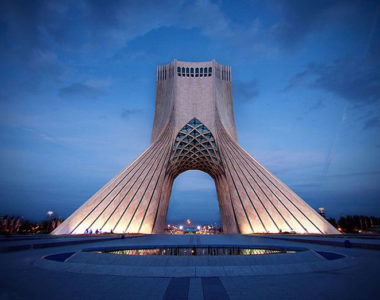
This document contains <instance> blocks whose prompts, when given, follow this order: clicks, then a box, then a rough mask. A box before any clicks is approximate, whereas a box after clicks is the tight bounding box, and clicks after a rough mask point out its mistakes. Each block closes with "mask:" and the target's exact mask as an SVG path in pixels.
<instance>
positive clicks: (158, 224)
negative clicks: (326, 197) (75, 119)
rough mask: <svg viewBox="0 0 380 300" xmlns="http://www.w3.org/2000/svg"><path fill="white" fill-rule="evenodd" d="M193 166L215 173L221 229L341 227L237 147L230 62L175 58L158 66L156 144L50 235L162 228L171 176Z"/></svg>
mask: <svg viewBox="0 0 380 300" xmlns="http://www.w3.org/2000/svg"><path fill="white" fill-rule="evenodd" d="M192 169H196V170H201V171H204V172H206V173H208V174H209V175H210V176H211V177H212V178H213V179H214V181H215V186H216V191H217V195H218V201H219V208H220V214H221V218H222V225H223V231H224V233H244V234H247V233H278V232H296V233H317V234H336V233H338V231H337V230H336V229H335V228H334V227H333V226H331V225H330V224H329V223H328V222H327V221H326V220H325V219H324V218H323V217H321V216H320V215H319V214H318V213H317V212H316V211H315V210H314V209H312V208H311V207H310V206H309V205H307V204H306V203H305V202H304V201H303V200H302V199H301V198H300V197H298V196H297V195H296V194H295V193H294V192H293V191H292V190H291V189H290V188H288V187H287V186H286V185H285V184H284V183H282V182H281V181H280V180H279V179H278V178H277V177H276V176H274V175H273V174H272V173H270V172H269V171H268V170H267V169H265V168H264V167H263V166H262V165H261V164H260V163H259V162H257V161H256V160H255V159H254V158H253V157H252V156H251V155H249V154H248V153H247V152H246V151H245V150H244V149H243V148H241V147H240V146H239V144H238V141H237V134H236V128H235V121H234V115H233V105H232V90H231V69H230V68H229V67H227V66H223V65H220V64H218V63H217V62H216V61H215V60H213V61H211V62H204V63H191V62H179V61H177V60H174V61H173V62H171V63H170V64H168V65H164V66H159V67H158V68H157V94H156V112H155V120H154V125H153V132H152V140H151V145H150V146H149V147H148V148H147V149H146V150H145V151H144V152H143V153H142V154H141V155H140V156H139V157H137V158H136V159H135V160H134V161H133V162H132V163H131V164H129V165H128V166H127V167H126V168H125V169H123V170H122V171H121V172H120V173H119V174H118V175H116V176H115V177H114V178H113V179H112V180H111V181H109V182H108V183H107V184H106V185H105V186H104V187H103V188H101V189H100V190H99V191H98V192H97V193H96V194H95V195H93V196H92V197H91V198H90V199H89V200H88V201H87V202H85V203H84V204H83V205H82V206H81V207H80V208H79V209H77V210H76V211H75V212H74V213H73V214H72V215H71V216H70V217H69V218H68V219H66V220H65V221H64V222H63V223H62V224H61V225H60V226H59V227H58V228H57V229H55V230H54V231H53V234H83V233H85V232H87V231H89V230H92V231H93V232H95V231H96V230H97V229H98V230H101V231H102V232H114V233H138V232H139V233H159V232H163V230H164V227H165V224H166V214H167V210H168V205H169V199H170V193H171V190H172V186H173V181H174V179H175V178H176V177H177V176H178V175H179V174H180V173H182V172H185V171H187V170H192Z"/></svg>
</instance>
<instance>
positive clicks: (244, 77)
mask: <svg viewBox="0 0 380 300" xmlns="http://www.w3.org/2000/svg"><path fill="white" fill-rule="evenodd" d="M379 19H380V2H379V1H370V0H366V1H360V0H358V1H348V0H342V1H324V0H319V1H304V0H299V1H296V0H294V1H285V0H281V1H262V0H260V1H207V0H201V1H162V0H161V1H112V0H110V1H95V0H94V1H78V0H75V1H36V0H35V1H29V0H26V1H18V0H10V1H4V0H2V1H1V2H0V65H1V68H0V82H1V85H0V86H1V88H0V201H1V202H0V203H1V205H0V215H3V214H12V215H22V216H24V217H26V218H31V219H34V220H39V219H42V218H44V217H45V215H46V211H47V210H53V211H54V212H56V214H57V215H59V216H62V217H67V216H69V215H70V214H71V213H72V212H73V211H74V210H75V209H76V208H78V207H79V206H80V205H81V204H82V203H83V202H84V201H85V200H87V199H88V198H89V197H90V196H91V195H92V194H94V193H95V192H96V191H97V190H98V189H99V188H100V187H102V186H103V185H104V184H105V183H106V182H107V181H108V180H109V179H111V178H112V177H113V176H114V175H115V174H117V173H118V172H119V171H120V170H121V169H122V168H123V167H124V166H125V165H127V164H128V163H129V162H131V161H132V160H133V159H134V158H135V157H136V156H137V155H138V154H139V153H141V152H142V151H143V150H144V149H145V148H146V147H147V146H148V145H149V142H150V134H151V128H152V124H153V117H154V104H155V88H156V83H155V72H156V66H157V65H160V64H166V63H168V62H170V61H172V60H173V59H174V58H176V59H178V60H184V61H209V60H211V59H213V58H215V59H216V60H217V61H218V62H219V63H221V64H225V65H230V66H231V67H232V74H233V75H232V76H233V81H232V86H233V96H234V112H235V120H236V126H237V132H238V137H239V142H240V144H241V145H242V146H243V147H244V148H245V149H246V150H247V151H248V152H249V153H251V154H252V155H253V156H254V157H255V158H257V159H258V160H259V161H260V162H261V163H263V164H264V165H265V166H266V167H267V168H268V169H269V170H270V171H272V172H273V173H274V174H275V175H277V176H278V177H279V178H280V179H281V180H283V181H284V182H285V183H286V184H287V185H289V186H290V187H291V188H293V189H294V190H295V191H296V192H297V193H298V194H299V195H300V196H301V197H302V198H304V199H305V200H306V201H307V202H308V203H309V204H310V205H311V206H312V207H314V208H316V209H317V208H319V207H325V208H326V211H327V215H328V216H334V217H339V216H340V215H342V214H366V215H375V216H378V217H379V216H380V205H379V200H380V155H379V152H380V20H379ZM185 218H191V219H193V220H195V221H196V222H207V223H209V222H219V220H220V216H219V212H218V204H217V199H216V192H215V187H214V184H213V181H212V179H211V177H209V176H208V175H207V174H205V173H202V172H199V171H188V172H186V173H183V174H181V175H180V176H179V177H178V178H177V179H176V181H175V184H174V189H173V193H172V198H171V203H170V206H169V212H168V222H181V221H182V220H183V219H185Z"/></svg>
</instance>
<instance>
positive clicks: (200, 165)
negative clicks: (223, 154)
mask: <svg viewBox="0 0 380 300" xmlns="http://www.w3.org/2000/svg"><path fill="white" fill-rule="evenodd" d="M192 169H193V170H201V171H204V172H206V173H209V174H210V175H211V176H216V175H217V174H218V173H219V174H220V172H221V160H220V155H219V151H218V149H217V146H216V143H215V139H214V136H213V135H212V133H211V132H210V130H209V129H208V128H207V127H206V126H205V125H203V124H202V123H201V122H200V121H199V120H198V119H196V118H194V119H192V120H191V121H190V122H188V123H187V124H186V125H185V126H184V127H183V128H182V129H181V130H180V131H179V133H178V134H177V137H176V139H175V141H174V144H173V149H172V154H171V158H170V163H169V170H170V171H171V172H172V174H173V175H175V176H176V175H178V174H179V173H182V172H184V171H187V170H192Z"/></svg>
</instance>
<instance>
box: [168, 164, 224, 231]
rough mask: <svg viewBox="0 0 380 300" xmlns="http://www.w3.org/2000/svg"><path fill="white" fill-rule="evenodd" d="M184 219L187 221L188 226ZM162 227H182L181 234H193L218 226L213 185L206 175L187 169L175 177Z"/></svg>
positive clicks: (217, 204)
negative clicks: (165, 225) (164, 225)
mask: <svg viewBox="0 0 380 300" xmlns="http://www.w3.org/2000/svg"><path fill="white" fill-rule="evenodd" d="M187 220H190V224H188V222H187ZM166 224H167V225H170V226H172V225H176V226H177V227H179V226H183V227H182V230H183V231H184V232H185V233H193V232H197V231H198V230H202V229H203V226H213V227H215V225H216V226H217V227H218V228H220V227H221V217H220V211H219V203H218V198H217V194H216V188H215V183H214V180H213V179H212V178H211V176H210V175H208V174H207V173H205V172H202V171H198V170H189V171H186V172H184V173H181V174H180V175H179V176H177V178H176V179H175V180H174V183H173V189H172V193H171V196H170V201H169V207H168V213H167V217H166ZM198 226H200V229H198V228H199V227H198Z"/></svg>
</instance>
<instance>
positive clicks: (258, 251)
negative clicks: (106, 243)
mask: <svg viewBox="0 0 380 300" xmlns="http://www.w3.org/2000/svg"><path fill="white" fill-rule="evenodd" d="M103 253H111V254H121V255H162V256H165V255H171V256H218V255H264V254H278V253H295V251H288V250H282V249H264V248H238V247H168V248H153V249H113V250H107V251H103Z"/></svg>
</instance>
